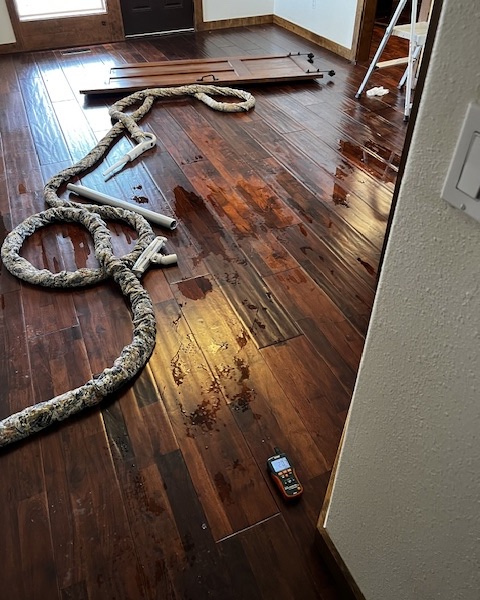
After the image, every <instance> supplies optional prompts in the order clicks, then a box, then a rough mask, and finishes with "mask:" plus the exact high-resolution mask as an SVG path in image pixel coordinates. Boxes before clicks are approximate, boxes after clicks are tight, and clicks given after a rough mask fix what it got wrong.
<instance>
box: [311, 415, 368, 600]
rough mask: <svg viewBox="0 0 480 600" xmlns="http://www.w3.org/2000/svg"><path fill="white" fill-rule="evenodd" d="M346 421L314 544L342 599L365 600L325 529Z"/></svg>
mask: <svg viewBox="0 0 480 600" xmlns="http://www.w3.org/2000/svg"><path fill="white" fill-rule="evenodd" d="M347 423H348V419H347ZM347 423H345V427H344V429H343V433H342V437H341V439H340V444H339V446H338V450H337V455H336V457H335V462H334V464H333V468H332V473H331V475H330V480H329V482H328V487H327V491H326V493H325V499H324V501H323V506H322V510H321V511H320V516H319V517H318V523H317V531H316V536H315V545H316V547H317V549H318V551H319V552H320V554H321V555H322V558H323V560H324V561H325V563H326V565H327V567H328V569H329V571H330V573H331V574H332V575H333V577H334V579H335V581H336V582H337V584H338V585H339V586H340V588H341V590H342V598H343V599H344V600H365V596H364V595H363V594H362V592H361V591H360V588H359V587H358V585H357V584H356V583H355V580H354V579H353V577H352V575H351V573H350V571H349V570H348V567H347V565H346V564H345V563H344V562H343V559H342V557H341V556H340V554H339V552H338V550H337V548H336V547H335V544H334V543H333V541H332V539H331V538H330V535H329V534H328V531H327V530H326V529H325V519H326V516H327V512H328V506H329V504H330V498H331V495H332V489H333V484H334V481H335V475H336V472H337V466H338V460H339V457H340V452H341V450H342V446H343V438H344V435H345V430H346V428H347Z"/></svg>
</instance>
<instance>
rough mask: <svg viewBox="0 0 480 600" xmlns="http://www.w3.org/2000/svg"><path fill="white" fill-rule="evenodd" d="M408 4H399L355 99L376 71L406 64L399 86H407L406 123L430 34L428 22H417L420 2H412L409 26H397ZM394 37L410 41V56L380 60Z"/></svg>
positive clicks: (404, 116)
mask: <svg viewBox="0 0 480 600" xmlns="http://www.w3.org/2000/svg"><path fill="white" fill-rule="evenodd" d="M407 2H408V0H400V2H399V3H398V6H397V8H396V10H395V12H394V14H393V17H392V19H391V21H390V23H389V24H388V27H387V29H386V30H385V35H384V36H383V38H382V41H381V42H380V45H379V47H378V50H377V51H376V53H375V56H374V57H373V59H372V62H371V63H370V66H369V68H368V71H367V73H366V75H365V78H364V79H363V81H362V83H361V84H360V87H359V88H358V91H357V93H356V94H355V98H360V96H361V95H362V93H363V90H364V89H365V86H366V85H367V83H368V80H369V79H370V76H371V74H372V73H373V71H374V69H384V68H386V67H393V66H397V65H405V64H406V65H407V68H406V69H405V72H404V74H403V76H402V78H401V79H400V82H399V84H398V87H399V88H401V87H403V86H404V85H405V110H404V114H403V120H404V121H408V118H409V117H410V111H411V110H412V92H413V90H414V89H415V84H416V80H417V71H418V65H419V64H420V59H421V55H422V51H423V46H424V45H425V40H426V37H427V32H428V20H427V21H419V22H417V8H418V0H411V4H412V6H411V18H410V23H408V24H407V25H397V21H398V19H399V18H400V15H401V14H402V12H403V10H404V8H405V6H406V4H407ZM392 35H393V36H396V37H400V38H404V39H408V40H409V49H408V56H407V57H404V58H394V59H393V60H385V61H380V60H379V59H380V57H381V55H382V53H383V51H384V50H385V46H386V45H387V42H388V40H389V39H390V37H391V36H392Z"/></svg>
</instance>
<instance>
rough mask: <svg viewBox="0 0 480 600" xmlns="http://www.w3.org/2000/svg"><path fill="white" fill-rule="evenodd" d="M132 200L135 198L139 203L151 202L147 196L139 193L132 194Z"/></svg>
mask: <svg viewBox="0 0 480 600" xmlns="http://www.w3.org/2000/svg"><path fill="white" fill-rule="evenodd" d="M132 200H134V201H135V202H136V203H137V204H147V203H148V202H149V200H148V198H147V197H146V196H138V195H137V194H135V195H134V196H132Z"/></svg>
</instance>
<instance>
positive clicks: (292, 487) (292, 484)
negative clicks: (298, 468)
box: [267, 448, 303, 500]
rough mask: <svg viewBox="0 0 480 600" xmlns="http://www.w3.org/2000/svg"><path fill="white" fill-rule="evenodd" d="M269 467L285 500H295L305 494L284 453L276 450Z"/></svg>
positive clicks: (269, 461)
mask: <svg viewBox="0 0 480 600" xmlns="http://www.w3.org/2000/svg"><path fill="white" fill-rule="evenodd" d="M267 467H268V471H269V473H270V476H271V477H272V479H273V481H274V482H275V483H276V485H277V487H278V489H279V490H280V492H281V494H282V496H283V498H284V500H293V499H294V498H298V497H299V496H301V495H302V494H303V486H302V484H301V483H300V481H299V480H298V477H297V474H296V472H295V469H294V468H293V467H292V465H291V463H290V461H289V460H288V458H287V455H286V454H285V453H284V452H281V451H280V450H279V449H278V448H275V455H274V456H271V457H270V458H269V459H268V460H267Z"/></svg>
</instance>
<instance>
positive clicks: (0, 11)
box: [0, 0, 16, 44]
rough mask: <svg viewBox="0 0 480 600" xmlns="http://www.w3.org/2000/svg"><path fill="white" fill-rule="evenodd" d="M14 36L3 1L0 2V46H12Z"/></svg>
mask: <svg viewBox="0 0 480 600" xmlns="http://www.w3.org/2000/svg"><path fill="white" fill-rule="evenodd" d="M15 41H16V40H15V34H14V33H13V28H12V23H11V21H10V16H9V14H8V10H7V5H6V4H5V0H0V44H14V43H15Z"/></svg>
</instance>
